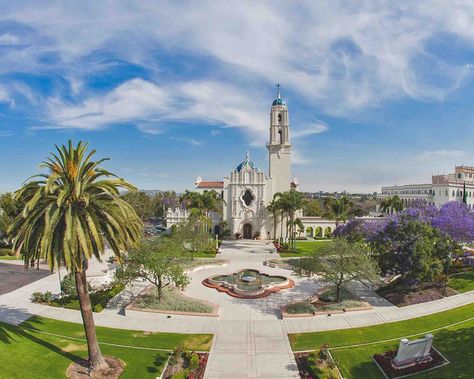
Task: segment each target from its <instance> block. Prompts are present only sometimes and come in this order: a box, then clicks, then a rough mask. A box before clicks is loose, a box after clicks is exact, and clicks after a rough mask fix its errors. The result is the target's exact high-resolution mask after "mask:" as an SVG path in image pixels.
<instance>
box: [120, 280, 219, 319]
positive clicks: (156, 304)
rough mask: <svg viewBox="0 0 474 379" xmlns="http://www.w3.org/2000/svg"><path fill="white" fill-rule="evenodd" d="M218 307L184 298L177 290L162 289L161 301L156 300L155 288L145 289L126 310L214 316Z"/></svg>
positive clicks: (170, 288)
mask: <svg viewBox="0 0 474 379" xmlns="http://www.w3.org/2000/svg"><path fill="white" fill-rule="evenodd" d="M218 309H219V307H218V306H216V305H214V304H211V303H209V302H207V301H204V300H198V299H193V298H191V297H188V296H185V295H184V294H182V293H181V291H179V290H178V289H177V288H174V287H166V288H163V295H162V299H161V301H159V300H158V291H157V289H156V288H155V287H153V286H149V287H147V288H146V289H145V290H144V291H143V292H142V293H141V294H140V295H139V296H138V297H137V298H136V299H135V300H133V302H132V303H131V304H130V305H129V306H128V307H127V310H139V311H150V312H158V313H174V314H200V315H206V316H216V315H217V313H218Z"/></svg>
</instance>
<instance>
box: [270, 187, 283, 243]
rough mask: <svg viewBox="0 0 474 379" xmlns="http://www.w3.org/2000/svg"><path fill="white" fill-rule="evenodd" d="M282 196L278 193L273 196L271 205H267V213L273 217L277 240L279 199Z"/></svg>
mask: <svg viewBox="0 0 474 379" xmlns="http://www.w3.org/2000/svg"><path fill="white" fill-rule="evenodd" d="M280 196H281V193H280V192H277V193H275V194H274V195H273V199H272V201H271V202H270V204H268V205H267V211H269V212H271V213H272V217H273V239H274V240H276V231H277V214H278V211H279V204H278V198H279V197H280Z"/></svg>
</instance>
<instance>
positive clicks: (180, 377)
mask: <svg viewBox="0 0 474 379" xmlns="http://www.w3.org/2000/svg"><path fill="white" fill-rule="evenodd" d="M188 376H189V370H188V369H185V370H181V371H178V372H177V373H176V374H174V375H173V376H172V377H171V379H188Z"/></svg>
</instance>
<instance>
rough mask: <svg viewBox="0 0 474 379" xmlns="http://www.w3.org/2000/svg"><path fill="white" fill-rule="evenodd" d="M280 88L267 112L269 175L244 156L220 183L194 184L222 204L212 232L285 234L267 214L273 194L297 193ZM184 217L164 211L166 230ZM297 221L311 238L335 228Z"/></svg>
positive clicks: (309, 219) (183, 212) (320, 221)
mask: <svg viewBox="0 0 474 379" xmlns="http://www.w3.org/2000/svg"><path fill="white" fill-rule="evenodd" d="M279 87H280V86H279V85H278V91H277V95H276V98H275V100H274V101H273V102H272V106H271V110H270V125H269V138H268V143H267V150H268V162H269V167H268V174H266V173H265V172H264V171H262V170H260V168H259V167H258V166H257V165H256V164H255V163H254V162H253V161H252V160H251V158H250V154H249V153H248V152H247V153H246V155H245V159H244V160H243V161H242V162H241V163H240V164H238V165H237V167H236V168H235V169H234V171H232V172H231V173H230V176H228V177H225V178H224V180H223V181H204V180H203V179H202V178H201V177H198V178H197V180H196V187H195V190H196V191H199V192H203V191H206V190H214V191H216V192H217V194H218V195H219V196H221V197H222V199H223V200H224V201H223V209H222V215H221V216H220V218H219V217H216V215H215V214H213V215H212V216H213V217H212V222H213V230H214V231H215V232H217V231H219V230H220V228H221V227H222V225H224V226H223V227H225V228H226V229H229V230H230V233H231V236H236V237H241V238H246V239H255V238H262V239H270V238H273V229H274V228H273V222H277V224H278V225H277V227H276V230H277V236H276V237H277V238H279V237H280V235H279V234H280V231H283V230H285V228H281V225H279V220H273V217H272V214H271V213H270V212H268V211H267V206H268V205H269V204H270V203H271V201H272V200H273V197H274V194H276V193H278V192H280V193H281V192H286V191H289V190H290V189H292V188H293V189H296V190H297V189H298V182H297V180H296V179H293V180H292V179H291V151H292V144H291V140H290V123H289V114H288V106H287V105H286V103H285V102H284V101H283V99H282V98H281V95H280V90H279ZM187 217H188V212H187V211H186V210H180V209H170V210H168V211H167V217H166V218H167V226H168V227H171V225H172V224H176V223H178V222H180V221H184V220H185V219H186V218H187ZM298 217H301V219H302V220H304V224H305V233H306V234H307V235H308V236H311V237H312V236H314V234H315V230H316V228H317V227H320V228H323V230H326V231H328V230H329V231H331V230H333V229H334V227H335V224H334V222H333V221H329V220H323V219H321V218H318V217H302V212H299V215H298ZM221 231H222V230H221ZM306 231H310V232H306Z"/></svg>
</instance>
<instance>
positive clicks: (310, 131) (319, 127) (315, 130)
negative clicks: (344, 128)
mask: <svg viewBox="0 0 474 379" xmlns="http://www.w3.org/2000/svg"><path fill="white" fill-rule="evenodd" d="M328 130H329V127H328V126H327V125H326V124H323V123H321V122H317V123H314V124H312V125H309V126H307V127H306V128H304V129H300V130H293V131H292V132H291V136H292V137H293V138H296V139H298V138H304V137H308V136H312V135H314V134H320V133H324V132H327V131H328Z"/></svg>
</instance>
